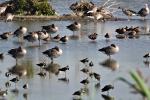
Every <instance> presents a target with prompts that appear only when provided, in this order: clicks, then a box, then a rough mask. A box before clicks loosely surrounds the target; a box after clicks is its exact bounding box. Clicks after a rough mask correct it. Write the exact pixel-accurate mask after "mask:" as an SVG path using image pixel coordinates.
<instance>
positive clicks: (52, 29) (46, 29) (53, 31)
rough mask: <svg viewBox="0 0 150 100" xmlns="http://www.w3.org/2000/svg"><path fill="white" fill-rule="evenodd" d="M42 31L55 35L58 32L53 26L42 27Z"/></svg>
mask: <svg viewBox="0 0 150 100" xmlns="http://www.w3.org/2000/svg"><path fill="white" fill-rule="evenodd" d="M42 30H45V31H46V32H48V33H51V34H52V33H56V32H57V31H58V27H57V26H56V25H55V24H51V25H46V26H42Z"/></svg>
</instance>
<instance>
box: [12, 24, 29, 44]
mask: <svg viewBox="0 0 150 100" xmlns="http://www.w3.org/2000/svg"><path fill="white" fill-rule="evenodd" d="M26 32H27V28H26V27H24V26H20V27H19V28H18V29H17V30H16V31H15V32H14V33H13V34H14V36H16V37H18V38H19V39H20V38H21V40H22V39H23V36H24V34H25V33H26ZM19 42H22V41H20V40H19Z"/></svg>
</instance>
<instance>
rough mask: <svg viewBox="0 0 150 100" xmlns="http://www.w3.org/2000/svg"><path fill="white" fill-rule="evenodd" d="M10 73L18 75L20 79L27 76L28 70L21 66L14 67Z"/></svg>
mask: <svg viewBox="0 0 150 100" xmlns="http://www.w3.org/2000/svg"><path fill="white" fill-rule="evenodd" d="M9 72H10V73H11V74H14V75H18V76H19V77H22V76H26V75H27V69H26V68H25V67H23V66H21V65H18V64H17V65H14V66H13V67H11V68H10V69H9Z"/></svg>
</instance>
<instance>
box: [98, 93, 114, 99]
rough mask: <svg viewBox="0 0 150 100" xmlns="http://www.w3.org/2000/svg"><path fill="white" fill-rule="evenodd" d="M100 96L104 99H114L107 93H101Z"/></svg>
mask: <svg viewBox="0 0 150 100" xmlns="http://www.w3.org/2000/svg"><path fill="white" fill-rule="evenodd" d="M101 96H102V97H103V98H104V100H115V99H114V97H111V96H109V95H104V94H102V95H101Z"/></svg>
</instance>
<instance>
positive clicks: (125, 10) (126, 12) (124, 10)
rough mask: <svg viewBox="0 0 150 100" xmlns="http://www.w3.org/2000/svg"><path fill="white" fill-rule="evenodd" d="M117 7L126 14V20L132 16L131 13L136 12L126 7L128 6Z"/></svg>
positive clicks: (134, 13)
mask: <svg viewBox="0 0 150 100" xmlns="http://www.w3.org/2000/svg"><path fill="white" fill-rule="evenodd" d="M118 9H122V12H123V13H124V14H125V15H126V16H128V21H129V20H130V17H132V16H133V15H136V14H137V13H136V12H135V11H133V10H131V9H128V8H121V7H118Z"/></svg>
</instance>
